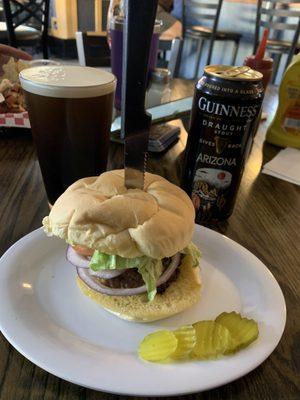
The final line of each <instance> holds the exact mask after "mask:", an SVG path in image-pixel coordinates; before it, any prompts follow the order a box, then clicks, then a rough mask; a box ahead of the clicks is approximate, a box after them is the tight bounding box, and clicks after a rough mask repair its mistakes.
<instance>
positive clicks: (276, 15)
mask: <svg viewBox="0 0 300 400" xmlns="http://www.w3.org/2000/svg"><path fill="white" fill-rule="evenodd" d="M261 28H269V30H270V33H269V38H270V39H274V40H283V34H284V33H285V32H288V31H290V32H291V35H292V40H291V48H290V52H289V55H288V59H289V60H288V61H290V60H291V58H292V56H293V54H294V51H295V47H296V45H297V42H298V39H299V33H300V1H299V0H298V1H297V0H296V1H295V0H294V1H291V0H267V1H265V0H258V2H257V13H256V26H255V37H254V53H255V52H256V50H257V47H258V43H259V36H260V30H261Z"/></svg>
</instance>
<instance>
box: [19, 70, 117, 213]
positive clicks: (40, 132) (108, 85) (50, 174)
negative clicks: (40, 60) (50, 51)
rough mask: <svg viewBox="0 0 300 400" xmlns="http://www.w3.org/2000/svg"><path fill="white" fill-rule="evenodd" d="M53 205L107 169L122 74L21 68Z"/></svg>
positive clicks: (23, 85) (22, 82)
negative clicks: (75, 186) (71, 188)
mask: <svg viewBox="0 0 300 400" xmlns="http://www.w3.org/2000/svg"><path fill="white" fill-rule="evenodd" d="M20 81H21V85H22V88H23V90H24V92H25V101H26V104H27V109H28V112H29V119H30V124H31V128H32V135H33V139H34V142H35V145H36V149H37V154H38V159H39V163H40V167H41V172H42V175H43V180H44V184H45V188H46V192H47V196H48V200H49V203H50V205H51V204H53V203H54V202H55V200H56V199H57V198H58V197H59V196H60V195H61V194H62V193H63V192H64V191H65V190H66V188H67V187H68V186H69V185H71V184H72V183H73V182H75V181H76V180H78V179H80V178H83V177H86V176H95V175H99V174H100V173H101V172H104V171H105V170H106V163H107V155H108V146H109V136H110V127H111V120H112V109H113V100H114V92H115V87H116V78H115V76H114V75H113V74H111V73H109V72H106V71H102V70H99V69H96V68H89V67H79V66H40V67H34V68H28V69H25V70H23V71H22V72H21V73H20Z"/></svg>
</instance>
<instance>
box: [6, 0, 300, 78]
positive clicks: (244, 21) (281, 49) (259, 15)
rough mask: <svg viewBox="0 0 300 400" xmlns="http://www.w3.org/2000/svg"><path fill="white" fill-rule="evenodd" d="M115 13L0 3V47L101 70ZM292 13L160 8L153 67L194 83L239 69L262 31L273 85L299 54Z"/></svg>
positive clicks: (113, 8) (208, 6) (209, 3)
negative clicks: (210, 71)
mask: <svg viewBox="0 0 300 400" xmlns="http://www.w3.org/2000/svg"><path fill="white" fill-rule="evenodd" d="M121 9H122V1H121V0H111V1H109V0H35V1H33V0H1V1H0V21H1V22H0V31H1V32H0V42H1V43H3V44H10V45H12V46H15V47H16V46H18V47H21V48H22V49H25V50H26V51H29V52H30V53H31V54H32V55H33V56H34V58H48V57H50V56H51V59H57V60H63V61H64V63H66V62H68V63H80V64H85V65H91V66H100V67H101V66H102V67H108V66H110V47H109V43H108V42H109V41H108V40H107V39H108V37H107V36H108V35H107V34H108V30H109V29H110V28H109V27H110V24H111V18H113V17H115V16H116V14H117V13H119V12H120V10H121ZM109 11H110V12H109ZM299 11H300V9H299V3H298V2H294V1H293V2H289V1H287V0H279V1H275V0H272V1H261V0H223V1H220V0H160V1H159V7H158V10H157V19H158V20H159V21H161V24H162V25H161V30H160V38H159V52H158V58H157V66H162V67H166V68H168V69H169V70H171V74H172V76H174V77H181V78H185V79H196V78H197V77H199V76H201V74H202V71H203V67H204V66H205V65H207V64H227V65H242V64H243V62H244V59H245V57H246V56H247V55H249V54H253V52H254V49H255V48H256V46H257V43H258V41H259V40H260V39H261V34H262V29H263V28H264V27H269V28H270V33H269V40H268V43H267V52H268V54H269V55H270V56H271V57H272V58H273V59H274V68H273V78H272V82H273V83H274V82H275V83H277V84H278V83H279V82H280V79H281V76H282V73H283V71H284V69H285V67H286V63H287V59H291V56H292V55H293V54H295V53H297V52H298V50H299V45H298V36H299ZM76 32H78V33H77V35H76ZM76 37H77V43H76Z"/></svg>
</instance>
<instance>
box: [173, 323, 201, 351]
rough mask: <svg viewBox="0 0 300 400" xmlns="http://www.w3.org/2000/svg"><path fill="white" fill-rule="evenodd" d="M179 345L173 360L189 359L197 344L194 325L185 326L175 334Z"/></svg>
mask: <svg viewBox="0 0 300 400" xmlns="http://www.w3.org/2000/svg"><path fill="white" fill-rule="evenodd" d="M173 333H174V335H175V337H176V339H177V341H178V343H177V348H176V350H175V353H173V354H172V358H187V357H188V356H189V354H190V352H191V351H192V350H193V348H194V346H195V344H196V331H195V328H194V327H193V325H184V326H181V327H180V328H178V329H176V331H174V332H173Z"/></svg>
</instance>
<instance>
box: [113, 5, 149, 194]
mask: <svg viewBox="0 0 300 400" xmlns="http://www.w3.org/2000/svg"><path fill="white" fill-rule="evenodd" d="M156 8H157V0H126V2H125V13H126V17H125V26H124V31H123V65H122V68H123V71H122V103H121V137H122V138H124V144H125V146H124V165H125V186H126V187H127V188H128V189H129V188H137V189H143V188H144V173H145V166H146V154H147V149H148V141H149V130H150V126H151V115H150V114H148V113H147V112H146V111H145V94H146V86H147V73H148V59H149V53H150V46H151V41H152V33H153V28H154V22H155V15H156Z"/></svg>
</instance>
